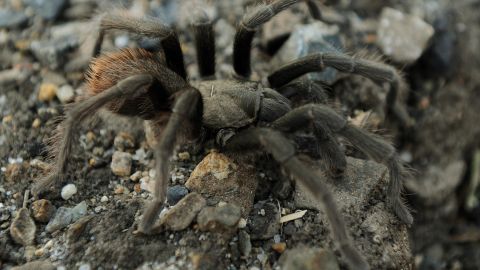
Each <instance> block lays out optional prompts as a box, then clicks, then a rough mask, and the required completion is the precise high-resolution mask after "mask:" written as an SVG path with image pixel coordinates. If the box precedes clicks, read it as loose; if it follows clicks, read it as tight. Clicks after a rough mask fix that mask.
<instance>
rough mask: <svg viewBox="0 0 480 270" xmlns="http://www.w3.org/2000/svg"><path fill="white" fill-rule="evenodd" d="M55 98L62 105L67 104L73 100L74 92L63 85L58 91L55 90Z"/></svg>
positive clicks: (66, 85)
mask: <svg viewBox="0 0 480 270" xmlns="http://www.w3.org/2000/svg"><path fill="white" fill-rule="evenodd" d="M56 94H57V98H58V100H60V102H62V103H67V102H70V101H72V100H73V98H74V96H75V91H74V90H73V87H72V86H70V85H68V84H65V85H62V86H61V87H60V88H59V89H58V90H57V93H56Z"/></svg>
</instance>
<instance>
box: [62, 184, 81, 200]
mask: <svg viewBox="0 0 480 270" xmlns="http://www.w3.org/2000/svg"><path fill="white" fill-rule="evenodd" d="M75 193H77V187H76V186H75V185H74V184H68V185H66V186H64V187H63V188H62V192H61V193H60V195H61V196H62V198H63V199H64V200H68V199H70V198H71V197H72V196H73V195H75Z"/></svg>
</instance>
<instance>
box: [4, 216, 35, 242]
mask: <svg viewBox="0 0 480 270" xmlns="http://www.w3.org/2000/svg"><path fill="white" fill-rule="evenodd" d="M36 231H37V227H35V222H34V221H33V219H32V218H31V217H30V211H28V209H26V208H21V209H20V210H19V211H18V212H17V216H16V217H15V218H14V219H13V221H12V224H11V225H10V235H11V236H12V238H13V240H14V241H15V242H16V243H18V244H21V245H23V246H28V245H31V244H33V241H34V240H35V232H36Z"/></svg>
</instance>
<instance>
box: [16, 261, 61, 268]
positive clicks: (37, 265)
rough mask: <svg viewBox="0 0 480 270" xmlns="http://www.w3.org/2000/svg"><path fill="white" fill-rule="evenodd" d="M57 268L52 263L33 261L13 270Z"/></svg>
mask: <svg viewBox="0 0 480 270" xmlns="http://www.w3.org/2000/svg"><path fill="white" fill-rule="evenodd" d="M55 269H57V267H56V266H55V265H53V264H52V263H51V262H50V261H48V260H45V261H33V262H28V263H26V264H23V265H20V266H15V267H12V268H11V270H55Z"/></svg>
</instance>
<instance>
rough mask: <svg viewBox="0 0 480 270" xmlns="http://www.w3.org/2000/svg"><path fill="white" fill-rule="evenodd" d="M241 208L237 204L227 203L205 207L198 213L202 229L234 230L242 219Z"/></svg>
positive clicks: (214, 230)
mask: <svg viewBox="0 0 480 270" xmlns="http://www.w3.org/2000/svg"><path fill="white" fill-rule="evenodd" d="M240 215H241V209H240V207H238V206H237V205H235V204H231V203H226V204H224V205H222V206H217V207H205V208H203V209H202V211H200V213H198V216H197V223H198V225H199V228H200V230H202V231H211V232H225V231H232V230H233V229H235V228H236V227H237V224H238V221H239V220H240V217H241V216H240Z"/></svg>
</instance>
